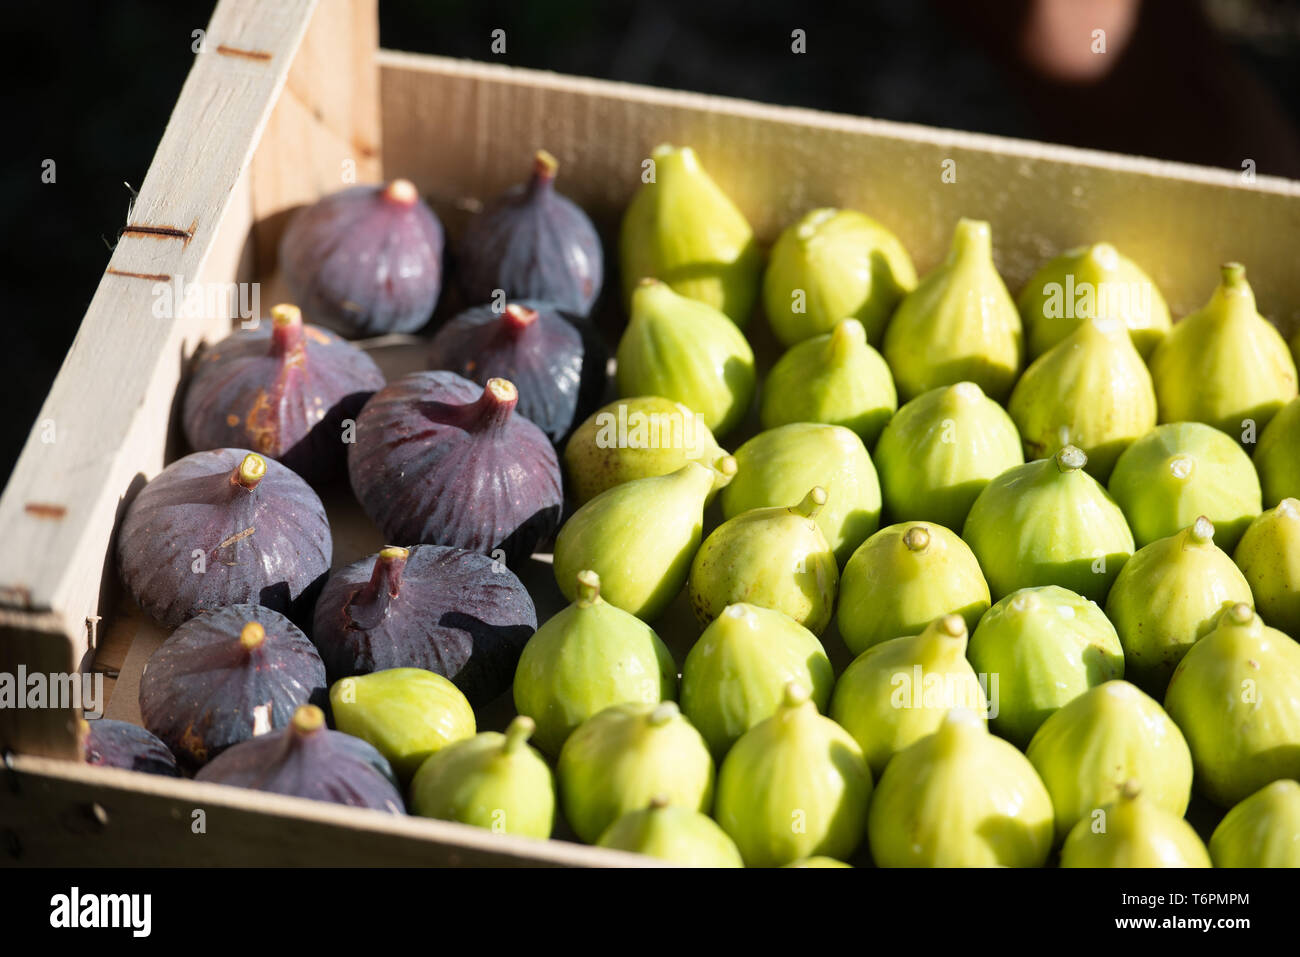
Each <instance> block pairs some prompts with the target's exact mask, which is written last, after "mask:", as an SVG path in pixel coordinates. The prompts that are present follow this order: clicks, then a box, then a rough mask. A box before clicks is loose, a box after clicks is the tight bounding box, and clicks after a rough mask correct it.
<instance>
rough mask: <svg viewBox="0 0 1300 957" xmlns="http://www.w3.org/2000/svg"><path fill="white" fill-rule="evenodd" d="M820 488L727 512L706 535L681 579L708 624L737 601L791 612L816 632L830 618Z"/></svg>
mask: <svg viewBox="0 0 1300 957" xmlns="http://www.w3.org/2000/svg"><path fill="white" fill-rule="evenodd" d="M825 504H826V490H825V489H823V488H822V487H821V486H815V487H814V488H813V489H812V490H811V491H810V492H808V494H807V495H805V496H804V498H803V501H802V502H800V503H799V504H798V505H793V506H790V507H787V508H780V507H779V506H778V507H775V508H756V509H753V510H751V511H748V512H742V513H741V514H740V515H737V516H736V517H735V518H729V519H727V520H726V521H725V522H723V523H722V524H721V525H719V526H718V527H717V528H715V529H714V530H713V531H712V532H711V533H710V534H709V537H708V538H706V539H705V540H704V544H703V545H701V546H700V550H699V551H698V552H696V553H695V560H694V561H693V562H691V575H690V579H689V580H688V581H687V583H686V590H687V593H688V594H689V595H690V598H691V607H692V608H693V609H694V610H695V617H696V619H698V620H699V622H700V624H701V625H707V624H708V623H709V622H711V621H713V619H715V618H717V617H718V616H719V615H720V614H722V610H723V609H724V608H726V607H727V606H728V605H731V604H735V603H736V602H748V603H749V604H751V605H758V606H760V607H762V608H771V609H773V610H775V611H779V612H783V613H785V614H786V615H789V616H790V617H791V618H793V619H794V620H795V621H797V622H798V623H799V624H801V625H803V626H804V627H805V628H807V629H808V630H809V631H811V632H812V633H813V634H814V635H820V634H821V633H822V632H823V631H825V630H826V626H827V625H829V624H830V622H831V612H832V611H833V610H834V608H835V590H836V587H837V586H838V585H839V579H840V573H839V566H837V565H836V564H835V553H834V552H833V551H831V547H830V545H829V544H827V542H826V536H825V535H823V534H822V530H821V528H819V527H818V525H817V521H816V516H817V512H818V511H819V510H820V509H821V508H822V507H823V506H825Z"/></svg>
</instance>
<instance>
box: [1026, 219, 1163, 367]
mask: <svg viewBox="0 0 1300 957" xmlns="http://www.w3.org/2000/svg"><path fill="white" fill-rule="evenodd" d="M1053 283H1054V284H1055V286H1053V285H1052V284H1053ZM1085 283H1086V284H1087V286H1089V287H1091V290H1090V291H1089V290H1088V289H1087V288H1086V287H1085V285H1084V284H1085ZM1111 290H1119V291H1122V292H1127V293H1128V295H1126V296H1124V297H1123V298H1121V300H1120V302H1119V304H1118V306H1117V307H1116V306H1114V305H1113V304H1110V303H1107V302H1103V301H1101V299H1102V298H1103V296H1109V295H1110V294H1111V292H1110V291H1111ZM1070 291H1074V296H1075V301H1074V302H1071V301H1070V300H1069V299H1067V298H1064V297H1066V296H1067V295H1068V294H1069V292H1070ZM1134 292H1136V293H1137V295H1138V298H1139V299H1140V298H1142V297H1143V295H1144V294H1145V295H1146V296H1149V297H1150V303H1149V307H1148V308H1146V309H1143V308H1142V307H1141V306H1140V305H1139V304H1137V303H1135V302H1134V298H1133V293H1134ZM1108 305H1109V306H1110V308H1108ZM1016 306H1017V308H1018V309H1019V310H1020V318H1021V320H1022V321H1023V322H1024V326H1025V339H1026V345H1027V346H1028V348H1029V355H1030V358H1034V359H1036V358H1038V357H1039V356H1041V355H1043V354H1044V353H1045V352H1047V351H1048V350H1049V349H1051V348H1052V347H1053V346H1054V345H1056V344H1057V343H1058V342H1060V341H1061V340H1062V339H1064V338H1066V336H1068V335H1069V334H1070V333H1071V332H1072V331H1073V330H1074V329H1076V328H1078V326H1079V325H1081V324H1083V323H1084V322H1087V321H1088V320H1089V319H1094V318H1108V317H1113V318H1116V319H1119V320H1120V321H1121V322H1123V323H1124V325H1125V327H1126V328H1127V329H1128V333H1129V336H1130V337H1131V338H1132V340H1133V345H1134V346H1135V347H1136V348H1137V351H1138V352H1139V353H1141V355H1142V358H1143V359H1147V358H1149V357H1150V355H1151V353H1152V352H1154V351H1155V348H1156V346H1158V345H1159V344H1160V342H1161V341H1162V340H1163V339H1164V338H1165V336H1166V335H1167V334H1168V333H1169V329H1170V327H1171V326H1172V324H1173V323H1172V321H1171V320H1170V318H1169V307H1168V305H1166V304H1165V298H1164V296H1162V295H1161V294H1160V290H1159V289H1158V288H1157V287H1156V284H1155V283H1154V282H1152V281H1151V277H1150V276H1148V275H1147V274H1146V273H1145V272H1143V271H1142V269H1141V267H1139V266H1138V265H1137V263H1135V262H1133V260H1131V259H1129V258H1128V257H1127V256H1125V255H1123V254H1122V253H1120V252H1119V250H1117V249H1116V248H1115V247H1114V246H1112V245H1111V244H1110V243H1093V244H1092V245H1091V246H1080V247H1078V248H1076V249H1069V250H1066V251H1065V252H1064V253H1062V254H1061V255H1060V256H1057V257H1056V258H1055V259H1053V260H1051V261H1050V262H1047V263H1046V264H1044V265H1043V266H1042V268H1040V269H1039V270H1038V272H1036V273H1034V275H1033V278H1031V279H1030V280H1029V282H1027V283H1025V288H1024V289H1022V290H1021V291H1020V296H1019V298H1018V299H1017V300H1016ZM1054 313H1055V314H1054ZM1068 313H1073V315H1069V314H1068Z"/></svg>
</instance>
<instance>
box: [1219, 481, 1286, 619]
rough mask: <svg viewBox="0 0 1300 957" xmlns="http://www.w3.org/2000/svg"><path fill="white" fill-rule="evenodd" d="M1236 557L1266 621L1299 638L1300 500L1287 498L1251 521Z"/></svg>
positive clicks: (1247, 597) (1247, 593) (1246, 596)
mask: <svg viewBox="0 0 1300 957" xmlns="http://www.w3.org/2000/svg"><path fill="white" fill-rule="evenodd" d="M1233 558H1234V559H1235V560H1236V563H1237V565H1238V567H1240V568H1241V572H1242V574H1243V575H1244V576H1245V580H1246V581H1247V582H1248V583H1249V584H1250V588H1249V590H1248V591H1246V592H1245V597H1243V598H1242V599H1241V600H1242V601H1249V600H1250V597H1249V596H1250V595H1252V594H1253V595H1254V600H1255V608H1256V609H1257V610H1258V611H1259V615H1260V617H1261V618H1263V619H1264V621H1266V622H1268V624H1270V625H1272V626H1273V627H1274V628H1277V629H1279V630H1280V631H1284V632H1286V633H1287V634H1288V635H1290V636H1291V637H1292V638H1296V639H1297V640H1300V500H1298V499H1294V498H1284V499H1282V501H1281V502H1279V503H1278V506H1277V508H1271V509H1269V510H1268V511H1267V512H1265V513H1264V514H1262V515H1260V516H1259V518H1257V519H1255V520H1254V521H1253V522H1251V523H1250V527H1249V528H1247V529H1246V534H1244V535H1242V536H1241V541H1240V542H1239V543H1238V544H1237V550H1236V551H1235V552H1233Z"/></svg>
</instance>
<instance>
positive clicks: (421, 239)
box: [279, 179, 443, 339]
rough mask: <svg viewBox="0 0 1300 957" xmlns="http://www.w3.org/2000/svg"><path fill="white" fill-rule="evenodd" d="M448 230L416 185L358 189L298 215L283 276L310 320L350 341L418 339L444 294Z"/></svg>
mask: <svg viewBox="0 0 1300 957" xmlns="http://www.w3.org/2000/svg"><path fill="white" fill-rule="evenodd" d="M442 248H443V231H442V223H441V222H439V220H438V217H437V216H436V215H434V212H433V210H432V209H430V208H429V206H428V204H427V203H425V202H424V200H423V199H421V198H420V194H419V192H418V191H417V190H416V188H415V186H414V185H413V184H412V183H411V182H410V181H409V180H404V179H395V180H393V181H392V182H391V183H388V184H387V185H385V186H353V187H350V188H348V189H343V190H340V191H338V192H336V193H331V194H330V195H328V196H324V197H322V198H321V199H319V200H317V201H316V202H315V203H313V204H312V205H310V206H305V207H303V208H302V209H300V210H299V211H298V212H296V213H294V215H293V217H292V218H291V219H290V220H289V225H288V226H287V227H286V228H285V231H284V236H283V237H282V238H281V239H280V253H279V258H280V270H281V272H282V273H283V275H284V280H285V282H286V283H287V284H288V286H289V289H290V291H291V292H292V294H293V301H294V302H296V303H298V304H299V305H300V306H301V307H302V311H303V313H304V315H306V317H307V319H308V320H309V321H311V322H313V323H316V324H318V325H322V326H327V327H329V328H330V329H333V330H335V331H336V332H338V333H339V334H340V335H343V336H346V337H348V338H350V339H356V338H360V337H363V336H381V335H384V334H385V333H390V332H414V331H415V330H417V329H419V328H420V327H421V326H423V325H424V324H425V323H426V322H427V321H428V319H429V317H430V316H431V315H433V307H434V306H435V305H437V303H438V293H439V292H440V291H441V289H442Z"/></svg>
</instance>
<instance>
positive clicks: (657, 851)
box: [596, 796, 745, 867]
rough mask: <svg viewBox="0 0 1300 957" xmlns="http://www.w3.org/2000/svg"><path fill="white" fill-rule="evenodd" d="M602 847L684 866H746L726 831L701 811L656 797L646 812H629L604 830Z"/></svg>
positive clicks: (600, 842)
mask: <svg viewBox="0 0 1300 957" xmlns="http://www.w3.org/2000/svg"><path fill="white" fill-rule="evenodd" d="M596 843H597V844H598V845H600V846H601V847H609V848H614V849H615V850H619V851H631V852H632V853H634V854H646V855H649V856H650V857H657V858H661V859H662V860H665V861H671V862H672V863H674V864H677V865H679V866H681V867H744V866H745V864H744V861H742V860H741V857H740V851H739V850H738V849H737V848H736V844H735V842H734V841H732V839H731V838H729V837H727V832H726V831H724V830H723V829H722V828H720V827H718V825H717V824H715V823H714V822H713V819H712V818H710V817H706V816H705V815H703V814H701V813H700V812H699V811H693V810H691V809H690V808H686V807H678V806H674V805H672V804H669V803H668V802H667V801H666V800H665V799H664V798H663V797H662V796H660V797H656V798H653V799H652V800H651V801H650V804H649V806H648V807H646V809H645V810H643V811H629V812H628V813H627V814H624V815H623V816H622V817H620V818H619V819H618V820H617V821H615V822H614V823H613V824H611V825H610V826H609V827H607V828H606V829H605V833H603V834H602V835H600V840H599V841H597V842H596Z"/></svg>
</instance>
